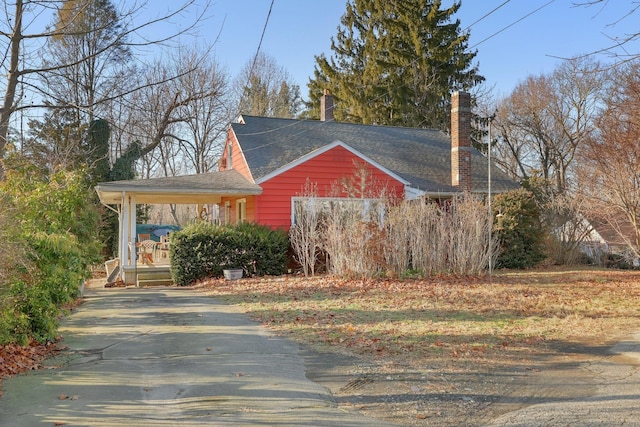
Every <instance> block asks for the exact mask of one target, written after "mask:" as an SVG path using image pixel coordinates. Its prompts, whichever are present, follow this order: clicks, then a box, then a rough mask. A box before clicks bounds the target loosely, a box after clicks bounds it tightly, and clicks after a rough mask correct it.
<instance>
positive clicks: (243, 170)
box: [220, 130, 253, 209]
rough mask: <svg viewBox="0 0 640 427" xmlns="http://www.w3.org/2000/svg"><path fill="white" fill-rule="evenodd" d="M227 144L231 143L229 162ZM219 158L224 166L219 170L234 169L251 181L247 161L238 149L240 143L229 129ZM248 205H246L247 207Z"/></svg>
mask: <svg viewBox="0 0 640 427" xmlns="http://www.w3.org/2000/svg"><path fill="white" fill-rule="evenodd" d="M229 144H232V145H231V162H229V158H228V153H229V150H228V148H229ZM221 160H222V162H223V164H224V165H225V167H224V168H222V167H221V168H220V170H229V169H235V170H236V171H238V172H239V173H240V174H241V175H242V176H244V177H245V178H247V180H249V182H253V177H252V176H251V172H250V171H249V166H248V165H247V161H246V160H245V158H244V155H243V154H242V150H241V149H240V144H239V143H238V139H237V138H236V136H235V134H234V133H233V131H231V130H230V131H229V133H228V134H227V141H226V143H225V145H224V150H223V151H222V156H221ZM248 208H249V207H248V206H247V209H248Z"/></svg>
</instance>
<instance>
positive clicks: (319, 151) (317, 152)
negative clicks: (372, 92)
mask: <svg viewBox="0 0 640 427" xmlns="http://www.w3.org/2000/svg"><path fill="white" fill-rule="evenodd" d="M336 147H342V148H344V149H345V150H347V151H349V152H350V153H351V154H353V155H354V156H356V157H359V158H360V159H362V160H364V161H365V162H366V163H369V164H370V165H372V166H374V167H375V168H377V169H380V170H381V171H382V172H384V173H385V174H386V175H388V176H390V177H391V178H393V179H395V180H397V181H400V182H401V183H402V184H403V185H405V186H406V185H409V184H410V183H409V181H407V180H406V179H404V178H402V177H400V176H398V175H396V174H395V173H393V172H391V171H390V170H389V169H387V168H385V167H384V166H382V165H380V164H379V163H378V162H376V161H374V160H371V159H370V158H369V157H367V156H365V155H364V154H362V153H360V152H359V151H357V150H356V149H354V148H352V147H350V146H348V145H347V144H345V143H344V142H342V141H339V140H336V141H334V142H332V143H331V144H327V145H325V146H323V147H320V148H318V149H316V150H314V151H312V152H310V153H308V154H305V155H304V156H302V157H300V158H298V159H296V160H294V161H293V162H291V163H289V164H287V165H284V166H283V167H281V168H279V169H276V170H275V171H273V172H271V173H270V174H267V175H265V176H263V177H262V178H260V179H259V180H257V181H255V183H256V184H262V183H263V182H265V181H268V180H270V179H271V178H274V177H276V176H278V175H280V174H282V173H284V172H286V171H288V170H291V169H293V168H295V167H297V166H300V165H301V164H303V163H305V162H307V161H309V160H311V159H313V158H314V157H317V156H319V155H321V154H324V153H326V152H327V151H330V150H333V149H334V148H336Z"/></svg>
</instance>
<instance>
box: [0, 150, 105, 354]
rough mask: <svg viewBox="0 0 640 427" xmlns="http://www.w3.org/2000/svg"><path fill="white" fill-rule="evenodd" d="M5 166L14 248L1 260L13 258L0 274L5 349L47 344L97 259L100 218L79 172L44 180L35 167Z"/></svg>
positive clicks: (4, 248) (3, 191) (0, 192)
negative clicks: (10, 344)
mask: <svg viewBox="0 0 640 427" xmlns="http://www.w3.org/2000/svg"><path fill="white" fill-rule="evenodd" d="M13 160H14V161H15V159H13ZM6 165H7V166H8V167H7V170H6V175H5V179H4V180H3V181H2V183H1V185H0V199H2V206H0V209H1V212H0V224H4V226H5V227H6V230H4V231H3V232H2V233H1V234H2V235H3V236H4V237H5V238H8V239H10V240H9V242H8V243H7V242H3V244H1V245H0V252H4V253H7V252H8V251H12V252H11V255H12V256H11V257H9V258H8V259H7V260H5V261H6V262H7V263H8V265H5V267H6V268H7V270H6V271H4V272H3V274H0V285H1V286H0V343H7V342H22V343H25V342H27V341H28V340H29V339H31V338H33V339H36V340H37V341H40V342H45V341H47V340H52V339H53V338H54V337H55V335H56V328H57V326H58V319H59V317H60V314H61V312H62V310H63V307H64V305H65V304H66V303H68V302H70V301H72V300H73V299H74V298H76V297H78V296H79V293H80V286H81V285H82V282H83V281H84V279H86V278H87V277H88V276H89V274H90V269H89V266H90V265H91V264H92V263H95V262H96V261H97V259H98V254H99V246H98V243H97V239H96V236H97V232H98V228H99V225H98V220H99V218H98V215H97V209H96V207H95V205H94V204H93V194H92V192H91V190H90V189H89V188H88V186H87V185H86V183H85V182H84V176H85V175H84V174H83V173H82V172H81V171H76V172H65V171H59V172H56V173H54V174H52V175H40V174H39V173H38V170H36V169H35V168H34V167H33V165H28V164H21V163H19V162H18V163H17V164H16V163H13V162H7V163H6ZM3 264H4V263H3Z"/></svg>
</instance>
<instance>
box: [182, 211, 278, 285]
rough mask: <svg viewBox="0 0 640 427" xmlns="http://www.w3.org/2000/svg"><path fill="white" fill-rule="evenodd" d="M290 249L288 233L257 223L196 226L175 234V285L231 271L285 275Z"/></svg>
mask: <svg viewBox="0 0 640 427" xmlns="http://www.w3.org/2000/svg"><path fill="white" fill-rule="evenodd" d="M288 246H289V241H288V238H287V234H286V233H285V232H284V231H281V230H272V229H271V228H269V227H266V226H262V225H258V224H254V223H242V224H239V225H229V226H218V225H212V224H208V223H204V222H200V223H196V224H192V225H189V226H187V227H185V228H184V229H182V230H180V231H177V232H175V233H172V234H171V255H170V258H171V271H172V274H173V281H174V282H175V283H176V284H178V285H181V286H186V285H189V284H191V283H193V282H195V281H197V280H200V279H204V278H207V277H222V276H223V270H224V269H230V268H241V269H242V270H244V274H245V275H248V276H264V275H279V274H283V273H284V272H285V268H286V253H287V248H288Z"/></svg>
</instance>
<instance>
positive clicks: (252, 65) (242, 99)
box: [236, 0, 275, 115]
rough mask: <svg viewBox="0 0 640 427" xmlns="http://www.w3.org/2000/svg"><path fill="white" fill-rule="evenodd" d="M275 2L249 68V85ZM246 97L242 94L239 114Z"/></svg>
mask: <svg viewBox="0 0 640 427" xmlns="http://www.w3.org/2000/svg"><path fill="white" fill-rule="evenodd" d="M274 1H275V0H271V5H270V6H269V12H268V13H267V19H265V21H264V27H262V34H261V35H260V42H259V43H258V48H257V49H256V54H255V55H254V56H253V62H252V63H251V68H249V82H247V84H251V78H252V77H253V70H254V68H255V66H256V62H257V61H258V56H259V54H260V48H261V47H262V41H263V40H264V34H265V33H266V32H267V25H269V18H270V17H271V11H272V10H273V3H274ZM245 99H246V96H245V93H244V91H243V92H242V95H241V98H240V102H239V104H238V113H239V112H240V111H242V108H243V107H244V102H245ZM236 115H237V114H236Z"/></svg>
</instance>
